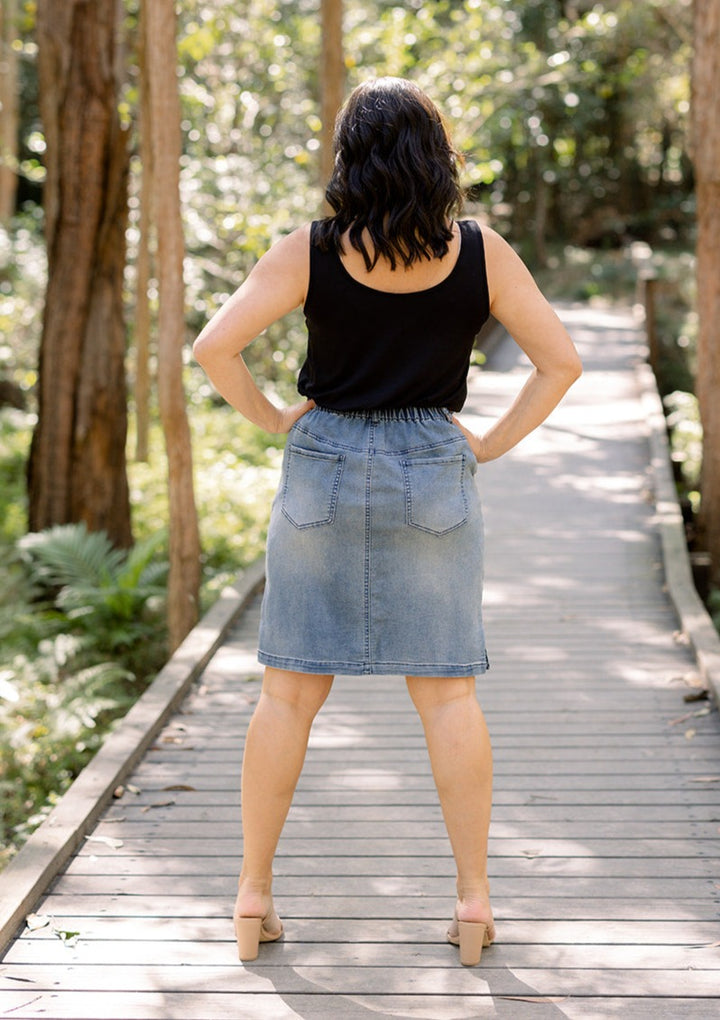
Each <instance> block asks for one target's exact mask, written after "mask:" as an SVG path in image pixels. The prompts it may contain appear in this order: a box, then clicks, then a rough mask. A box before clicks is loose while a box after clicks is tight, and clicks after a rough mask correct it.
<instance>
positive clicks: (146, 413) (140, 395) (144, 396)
mask: <svg viewBox="0 0 720 1020" xmlns="http://www.w3.org/2000/svg"><path fill="white" fill-rule="evenodd" d="M146 16H147V15H146V6H145V4H142V5H141V7H140V33H139V46H140V74H141V78H142V82H141V88H140V110H139V116H138V135H139V149H140V163H141V166H142V173H141V178H140V196H139V197H140V221H139V223H138V229H139V233H140V239H139V242H138V254H137V267H136V269H137V281H136V287H135V393H134V396H135V459H136V460H138V461H146V460H147V459H148V438H149V432H150V391H151V388H152V380H151V374H150V334H151V330H152V322H151V315H150V298H149V295H148V290H149V287H150V276H151V272H152V268H151V267H152V255H151V251H152V245H151V240H150V235H151V233H152V223H153V217H152V190H153V166H152V136H151V133H150V123H151V118H150V110H149V98H150V97H149V95H148V89H147V81H146V76H147V69H148V60H147V53H146V51H145V46H146V39H147V30H146V28H145V18H146Z"/></svg>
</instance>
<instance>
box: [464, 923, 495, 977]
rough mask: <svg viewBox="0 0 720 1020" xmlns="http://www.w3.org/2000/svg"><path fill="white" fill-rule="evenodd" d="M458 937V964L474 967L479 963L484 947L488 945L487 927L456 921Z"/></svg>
mask: <svg viewBox="0 0 720 1020" xmlns="http://www.w3.org/2000/svg"><path fill="white" fill-rule="evenodd" d="M458 934H459V936H460V938H459V942H460V963H462V964H463V966H465V967H474V966H475V965H476V964H478V963H480V957H481V956H482V951H483V947H484V946H489V945H490V939H489V937H488V930H487V925H486V924H482V923H480V922H473V921H458Z"/></svg>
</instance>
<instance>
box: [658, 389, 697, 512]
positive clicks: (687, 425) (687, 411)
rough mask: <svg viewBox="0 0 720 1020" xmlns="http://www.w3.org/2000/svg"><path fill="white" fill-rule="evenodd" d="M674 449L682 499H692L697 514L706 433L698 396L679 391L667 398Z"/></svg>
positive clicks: (669, 425) (664, 401) (666, 408)
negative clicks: (703, 429) (703, 442)
mask: <svg viewBox="0 0 720 1020" xmlns="http://www.w3.org/2000/svg"><path fill="white" fill-rule="evenodd" d="M663 403H664V405H665V414H666V420H667V426H668V429H669V432H670V450H671V456H672V460H673V463H674V464H675V465H676V467H677V470H678V472H679V476H680V480H681V485H680V495H681V498H683V499H687V500H689V502H690V504H691V506H692V509H693V510H694V511H697V510H698V508H699V504H700V493H699V492H698V489H699V486H700V469H701V467H702V440H703V431H702V424H701V422H700V408H699V405H698V400H697V397H696V396H695V394H694V393H686V392H684V391H682V390H676V391H675V392H674V393H669V394H668V395H667V396H666V397H665V398H664V399H663Z"/></svg>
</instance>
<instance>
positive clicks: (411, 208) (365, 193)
mask: <svg viewBox="0 0 720 1020" xmlns="http://www.w3.org/2000/svg"><path fill="white" fill-rule="evenodd" d="M334 148H335V166H334V169H333V174H332V177H331V179H330V183H329V184H328V186H327V190H326V192H325V197H326V199H327V201H328V203H329V204H330V207H331V208H332V209H333V210H334V215H332V216H329V217H327V218H326V219H324V220H322V221H321V222H320V224H319V226H318V229H317V234H316V243H317V246H318V247H319V248H320V249H321V250H323V251H338V252H342V250H343V246H342V235H343V234H344V233H345V231H347V230H349V231H350V233H349V239H350V244H351V245H352V247H353V248H355V249H356V250H357V251H359V252H360V253H361V254H362V256H363V259H364V261H365V266H366V267H367V269H368V271H370V270H372V269H373V268H374V266H375V265H376V264H377V262H378V260H379V259H380V258H386V259H387V260H388V262H389V263H390V266H391V268H392V269H395V268H396V266H397V264H398V262H400V263H402V265H403V266H405V267H410V266H412V265H413V264H414V263H416V262H420V261H421V260H422V259H431V258H442V257H443V255H446V254H447V251H448V242H449V241H450V240H451V238H452V230H451V220H452V216H453V214H454V213H456V212H458V211H459V210H460V208H461V206H462V191H461V189H460V183H459V175H458V162H459V159H460V157H459V155H458V153H457V152H456V151H455V149H454V148H453V145H452V142H451V141H450V137H449V135H448V132H447V130H446V128H445V125H444V123H443V119H442V117H441V115H440V112H439V110H438V109H437V107H436V106H435V104H434V103H433V102H432V101H431V100H430V99H429V98H428V96H426V95H425V93H424V92H423V91H422V90H421V89H420V88H418V86H417V85H415V84H413V82H410V81H406V80H405V79H403V78H378V79H375V80H372V81H368V82H366V83H365V84H363V85H360V86H358V88H356V89H355V90H354V91H353V92H352V93H351V95H350V97H349V99H348V100H347V103H346V104H345V106H344V107H343V109H342V110H341V111H340V113H339V115H338V119H337V122H336V125H335V143H334ZM364 230H367V232H368V234H369V236H370V241H371V250H370V251H368V247H367V246H366V244H365V242H364V241H363V231H364Z"/></svg>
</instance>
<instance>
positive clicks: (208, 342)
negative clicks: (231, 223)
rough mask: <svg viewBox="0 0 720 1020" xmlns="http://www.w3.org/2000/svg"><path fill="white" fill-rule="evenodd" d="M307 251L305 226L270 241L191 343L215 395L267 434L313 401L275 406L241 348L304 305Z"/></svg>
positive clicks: (292, 419) (290, 421)
mask: <svg viewBox="0 0 720 1020" xmlns="http://www.w3.org/2000/svg"><path fill="white" fill-rule="evenodd" d="M309 253H310V239H309V226H305V227H301V228H300V229H298V230H295V231H294V232H293V233H292V234H289V235H288V236H287V237H284V238H282V240H280V241H278V242H277V243H276V244H274V245H273V247H272V248H270V250H269V251H268V252H266V254H265V255H263V256H262V258H261V259H260V260H259V261H258V262H257V264H256V265H255V266H254V268H253V269H252V271H251V272H250V274H249V275H248V277H247V279H246V280H245V282H244V283H243V284H242V285H241V286H240V287H239V288H238V289H237V290H236V291H235V293H234V294H233V295H232V296H231V297H230V298H228V300H227V301H226V302H225V304H224V305H223V306H222V308H220V309H219V310H218V311H217V312H216V313H215V315H214V316H213V317H212V319H210V321H209V322H208V323H207V325H206V326H205V328H204V329H203V331H202V332H201V333H200V335H199V336H198V338H197V340H196V341H195V343H194V344H193V354H194V355H195V358H196V360H197V361H198V363H199V364H200V365H202V367H203V368H204V369H205V371H206V373H207V375H208V376H209V378H210V380H211V382H212V384H213V385H214V386H215V388H216V390H217V391H218V393H220V394H221V396H223V397H224V398H225V400H227V402H228V403H229V404H231V405H232V406H233V407H234V408H235V409H236V410H238V411H240V413H241V414H243V415H244V416H245V417H246V418H248V419H249V420H250V421H252V422H254V423H255V424H256V425H259V426H260V427H261V428H263V429H265V430H266V431H268V432H287V431H288V430H289V429H290V428H291V427H292V425H293V424H294V422H295V421H297V419H298V418H300V417H301V416H302V415H303V414H305V412H306V411H308V410H310V408H311V407H314V404H313V402H312V401H311V400H304V401H301V402H300V403H298V404H294V405H293V406H292V407H286V408H277V407H275V405H274V404H273V403H271V401H270V400H268V399H267V397H266V396H265V395H264V394H263V393H261V391H260V390H259V389H258V387H257V385H256V384H255V381H254V380H253V378H252V376H251V375H250V372H249V371H248V369H247V366H246V364H245V361H244V360H243V357H242V351H243V350H244V349H245V348H246V347H247V345H248V344H249V343H250V342H251V341H252V340H254V339H255V337H257V336H259V334H260V333H262V331H263V330H264V329H266V328H267V327H268V326H269V325H270V324H271V323H273V322H275V321H276V320H277V319H280V318H282V317H283V316H284V315H287V313H288V312H290V311H292V310H293V308H297V307H298V306H299V305H302V304H303V302H304V300H305V295H306V293H307V287H308V280H309V274H310V254H309Z"/></svg>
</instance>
